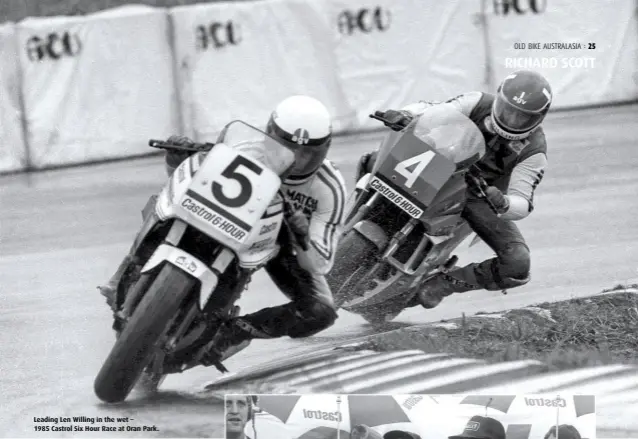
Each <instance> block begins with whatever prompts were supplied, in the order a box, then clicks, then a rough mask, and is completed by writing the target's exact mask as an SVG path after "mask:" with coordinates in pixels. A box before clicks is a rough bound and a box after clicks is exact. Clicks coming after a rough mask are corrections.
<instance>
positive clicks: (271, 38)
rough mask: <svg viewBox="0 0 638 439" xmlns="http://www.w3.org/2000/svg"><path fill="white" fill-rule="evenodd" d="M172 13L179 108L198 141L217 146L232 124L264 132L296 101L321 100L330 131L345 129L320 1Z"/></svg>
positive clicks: (345, 112) (274, 0)
mask: <svg viewBox="0 0 638 439" xmlns="http://www.w3.org/2000/svg"><path fill="white" fill-rule="evenodd" d="M170 14H171V17H172V20H173V23H174V29H175V32H174V34H175V43H174V47H175V51H176V55H175V60H176V63H177V70H178V78H179V79H178V82H179V87H180V97H181V105H180V108H181V111H182V114H183V119H184V122H185V126H186V133H187V134H189V135H192V136H193V137H194V138H195V139H197V140H208V141H210V140H214V139H215V137H216V136H217V134H218V133H219V132H220V131H221V129H222V128H223V127H224V125H225V124H226V123H228V122H230V121H231V120H233V119H242V120H244V121H246V122H248V123H250V124H253V125H255V126H257V127H260V128H263V127H265V125H266V122H267V121H268V117H269V115H270V112H271V111H272V110H273V109H274V107H275V106H276V105H277V103H278V102H279V101H281V100H282V99H284V98H286V97H288V96H290V95H294V94H305V95H309V96H312V97H314V98H316V99H319V100H320V101H322V102H323V103H324V104H325V105H326V107H327V108H328V109H329V111H330V113H331V114H332V116H333V120H334V124H335V126H334V129H335V131H339V130H341V129H344V128H347V126H348V125H349V123H350V120H352V114H351V113H352V110H350V108H349V107H348V104H347V100H346V98H345V96H344V94H343V92H342V86H341V83H340V78H339V76H338V74H337V66H336V63H335V58H334V51H335V43H336V41H335V39H334V38H332V36H331V28H330V23H329V22H328V19H327V16H326V14H325V10H324V9H323V7H322V2H310V1H306V0H270V1H267V2H264V1H247V2H238V3H208V4H199V5H193V6H187V7H176V8H172V9H171V11H170Z"/></svg>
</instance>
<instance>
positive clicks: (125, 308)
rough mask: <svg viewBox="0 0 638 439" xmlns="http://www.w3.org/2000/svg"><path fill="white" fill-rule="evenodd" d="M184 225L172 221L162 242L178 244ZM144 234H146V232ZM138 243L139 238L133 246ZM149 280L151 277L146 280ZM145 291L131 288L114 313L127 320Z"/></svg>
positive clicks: (145, 226)
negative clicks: (118, 309) (120, 306)
mask: <svg viewBox="0 0 638 439" xmlns="http://www.w3.org/2000/svg"><path fill="white" fill-rule="evenodd" d="M147 219H150V217H147ZM150 221H152V220H150ZM143 227H144V229H146V228H147V225H146V222H145V223H144V226H143ZM186 227H187V226H186V223H185V222H183V221H181V220H177V219H176V220H175V221H173V224H172V225H171V228H170V230H169V231H168V234H167V235H166V238H165V239H164V242H166V243H168V244H171V245H173V246H177V245H178V244H179V241H180V240H181V239H182V236H184V233H185V232H186ZM144 236H146V234H145V235H144ZM140 244H141V238H140V240H139V241H137V240H136V242H135V246H136V247H138V246H139V245H140ZM151 281H152V279H149V280H148V282H151ZM138 282H139V281H138ZM145 291H146V288H133V289H132V290H130V291H129V294H127V295H126V298H125V299H124V304H122V308H121V310H120V311H118V312H117V313H116V316H117V317H119V318H123V319H124V320H127V319H128V318H129V317H130V316H131V315H132V314H133V312H134V311H135V308H136V307H137V305H138V304H139V303H140V301H141V300H142V295H143V293H144V292H145Z"/></svg>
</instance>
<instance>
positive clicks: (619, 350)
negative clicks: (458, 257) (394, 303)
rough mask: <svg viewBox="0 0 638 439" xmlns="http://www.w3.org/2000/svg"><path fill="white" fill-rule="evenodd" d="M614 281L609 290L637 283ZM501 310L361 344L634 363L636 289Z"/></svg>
mask: <svg viewBox="0 0 638 439" xmlns="http://www.w3.org/2000/svg"><path fill="white" fill-rule="evenodd" d="M637 287H638V285H630V286H622V285H618V286H616V287H614V288H612V289H610V290H605V292H607V291H615V290H622V289H626V288H637ZM535 308H536V311H535V312H534V311H531V310H527V309H518V310H511V311H507V312H504V313H502V315H503V317H504V318H494V317H493V316H490V315H486V314H483V315H480V314H479V315H476V316H472V317H469V318H466V317H465V316H463V317H462V318H461V319H460V320H459V319H455V320H452V321H442V322H446V323H455V325H441V326H435V327H428V328H425V329H424V328H423V327H419V328H414V327H411V328H405V329H400V330H397V331H393V332H390V333H386V334H381V335H379V336H378V337H374V338H372V339H371V340H370V341H367V342H365V343H364V344H362V345H360V346H359V349H372V350H376V351H397V350H404V349H420V350H423V351H425V352H429V353H439V352H441V353H442V352H445V353H448V354H452V355H457V356H463V357H472V358H481V359H484V360H486V361H488V362H502V361H512V360H523V359H533V360H540V361H543V362H544V363H546V364H547V365H548V366H549V367H550V370H554V371H556V370H567V369H573V368H579V367H587V366H596V365H603V364H611V363H624V364H638V294H632V293H623V292H619V293H615V294H610V295H601V296H594V297H588V298H579V299H571V300H567V301H563V302H552V303H541V304H539V305H535Z"/></svg>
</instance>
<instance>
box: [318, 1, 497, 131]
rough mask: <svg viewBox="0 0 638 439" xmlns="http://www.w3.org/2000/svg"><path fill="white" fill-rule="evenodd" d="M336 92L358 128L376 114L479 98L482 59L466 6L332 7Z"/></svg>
mask: <svg viewBox="0 0 638 439" xmlns="http://www.w3.org/2000/svg"><path fill="white" fill-rule="evenodd" d="M326 7H327V8H328V9H329V15H330V20H331V23H332V28H333V30H334V32H335V33H336V34H337V35H338V38H339V44H338V47H337V52H336V56H337V60H338V63H339V67H340V70H341V84H342V87H343V89H344V90H345V91H346V93H347V96H348V101H349V103H350V105H351V106H352V107H354V108H356V110H357V122H358V125H359V126H360V127H371V126H378V125H379V123H378V122H374V121H372V120H371V119H369V118H368V114H370V113H373V112H374V111H375V110H385V109H388V108H398V107H402V106H404V105H406V104H408V103H411V102H416V101H419V100H442V99H445V98H449V97H453V96H456V95H458V94H460V93H462V92H466V91H472V90H482V89H483V87H484V85H483V82H484V77H485V76H484V65H485V53H484V45H483V40H482V35H483V33H482V30H481V28H480V24H479V22H478V20H477V18H478V16H477V15H476V14H477V13H478V12H479V8H480V2H477V1H467V0H450V1H437V2H434V1H425V0H402V1H400V2H398V1H395V0H375V1H368V0H329V1H327V2H326Z"/></svg>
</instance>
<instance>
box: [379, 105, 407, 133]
mask: <svg viewBox="0 0 638 439" xmlns="http://www.w3.org/2000/svg"><path fill="white" fill-rule="evenodd" d="M383 117H384V118H385V119H387V122H386V123H385V126H387V127H388V128H391V129H393V130H394V131H401V130H402V129H403V128H405V127H407V126H408V124H409V123H410V122H412V119H414V116H413V115H412V113H410V112H409V111H405V110H388V111H386V112H385V113H384V115H383ZM393 125H398V126H399V127H400V128H398V127H396V126H393Z"/></svg>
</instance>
